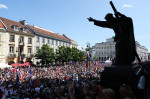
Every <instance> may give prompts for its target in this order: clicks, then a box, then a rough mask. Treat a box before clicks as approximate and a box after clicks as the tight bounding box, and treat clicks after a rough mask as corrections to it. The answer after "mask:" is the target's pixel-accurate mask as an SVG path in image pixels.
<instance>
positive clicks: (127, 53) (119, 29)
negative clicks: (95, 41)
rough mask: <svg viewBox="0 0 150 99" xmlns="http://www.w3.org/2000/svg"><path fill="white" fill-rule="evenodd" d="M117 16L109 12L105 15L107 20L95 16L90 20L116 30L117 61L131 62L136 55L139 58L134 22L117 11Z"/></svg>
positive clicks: (120, 62) (121, 62) (119, 62)
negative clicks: (99, 19) (97, 18)
mask: <svg viewBox="0 0 150 99" xmlns="http://www.w3.org/2000/svg"><path fill="white" fill-rule="evenodd" d="M115 16H118V17H117V18H115V17H113V14H111V13H108V14H107V15H106V16H105V19H106V21H98V20H95V19H93V18H91V17H90V18H88V20H89V21H90V22H94V25H97V26H100V27H104V28H111V29H113V30H114V32H115V38H114V41H115V42H116V48H115V49H116V61H115V63H116V64H117V65H121V64H123V65H125V64H131V63H132V62H133V61H134V60H135V56H136V57H137V58H138V59H139V57H138V55H137V53H136V48H135V39H134V31H133V22H132V19H131V18H130V17H126V16H125V15H123V14H121V13H119V12H117V13H115Z"/></svg>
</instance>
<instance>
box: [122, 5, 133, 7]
mask: <svg viewBox="0 0 150 99" xmlns="http://www.w3.org/2000/svg"><path fill="white" fill-rule="evenodd" d="M122 7H128V8H132V7H133V6H132V5H131V4H124V5H123V6H122Z"/></svg>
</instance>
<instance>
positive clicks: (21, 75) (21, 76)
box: [20, 72, 23, 81]
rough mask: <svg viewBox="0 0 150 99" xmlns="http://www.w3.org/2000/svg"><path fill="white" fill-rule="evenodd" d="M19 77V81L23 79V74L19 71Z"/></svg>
mask: <svg viewBox="0 0 150 99" xmlns="http://www.w3.org/2000/svg"><path fill="white" fill-rule="evenodd" d="M20 78H21V81H22V80H23V74H22V72H20Z"/></svg>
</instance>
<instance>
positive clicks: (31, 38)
mask: <svg viewBox="0 0 150 99" xmlns="http://www.w3.org/2000/svg"><path fill="white" fill-rule="evenodd" d="M43 44H48V45H49V46H50V48H53V49H54V52H57V50H58V47H59V46H68V47H77V46H78V44H77V43H76V42H75V41H73V40H72V39H70V38H69V37H67V36H66V35H65V34H63V35H60V34H58V33H54V32H52V31H50V30H47V29H44V28H41V27H38V26H31V25H28V24H27V22H26V21H25V20H22V21H20V22H16V21H12V20H8V19H5V18H2V17H0V62H2V63H6V64H7V63H12V62H15V63H16V62H18V59H19V58H20V56H21V58H22V57H23V62H26V61H32V62H33V63H34V64H36V63H37V62H39V60H37V59H35V58H34V55H35V53H36V52H37V50H38V49H40V48H41V47H42V45H43ZM18 56H19V57H18Z"/></svg>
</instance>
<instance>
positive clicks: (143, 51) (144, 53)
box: [136, 41, 148, 61]
mask: <svg viewBox="0 0 150 99" xmlns="http://www.w3.org/2000/svg"><path fill="white" fill-rule="evenodd" d="M136 51H137V53H138V55H139V57H140V59H141V60H143V61H144V60H148V49H147V48H146V47H145V46H141V45H140V43H139V42H137V41H136Z"/></svg>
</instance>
